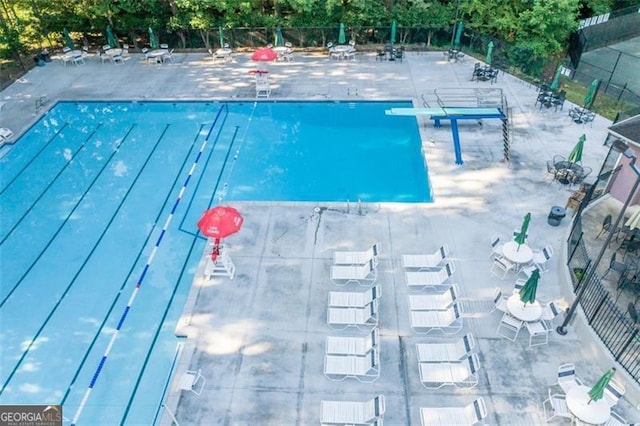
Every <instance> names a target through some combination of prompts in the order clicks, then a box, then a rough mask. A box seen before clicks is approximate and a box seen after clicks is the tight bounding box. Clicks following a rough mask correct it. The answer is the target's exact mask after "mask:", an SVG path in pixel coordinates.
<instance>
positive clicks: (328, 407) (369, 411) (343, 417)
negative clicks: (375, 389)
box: [320, 395, 386, 426]
mask: <svg viewBox="0 0 640 426" xmlns="http://www.w3.org/2000/svg"><path fill="white" fill-rule="evenodd" d="M321 411H322V418H321V419H320V424H321V425H326V426H329V425H371V424H375V422H376V421H377V420H381V419H382V418H383V416H384V412H385V411H386V406H385V401H384V395H378V396H376V397H375V398H373V399H370V400H369V401H363V402H360V401H322V406H321ZM378 424H380V423H378Z"/></svg>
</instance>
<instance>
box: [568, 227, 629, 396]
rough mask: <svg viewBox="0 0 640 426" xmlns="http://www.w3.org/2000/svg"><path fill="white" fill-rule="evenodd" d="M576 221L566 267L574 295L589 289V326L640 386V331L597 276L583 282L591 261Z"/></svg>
mask: <svg viewBox="0 0 640 426" xmlns="http://www.w3.org/2000/svg"><path fill="white" fill-rule="evenodd" d="M574 220H575V223H574V226H573V229H572V231H571V234H570V235H569V239H568V241H567V257H568V261H567V266H568V267H569V271H570V276H571V280H572V285H573V288H574V291H577V290H578V286H579V285H582V286H587V287H586V288H585V290H584V293H583V294H582V298H581V300H580V305H581V306H582V309H583V311H584V314H585V316H586V319H587V322H588V323H589V325H590V326H591V328H592V329H593V331H595V333H596V334H597V335H598V337H599V338H600V340H601V341H602V343H603V344H604V346H605V347H606V348H607V349H608V350H609V351H610V352H611V355H612V356H613V358H614V359H615V360H616V361H617V362H618V363H619V364H620V365H621V366H622V367H623V368H624V369H625V370H626V371H627V373H629V375H630V376H631V377H633V378H634V379H635V381H636V382H637V383H638V384H640V334H639V329H640V328H639V327H638V324H636V323H635V322H634V321H633V320H632V319H631V318H630V316H629V315H628V314H627V313H626V312H625V311H624V310H622V309H620V307H619V306H618V304H617V303H616V299H615V298H614V297H613V295H612V294H611V293H610V292H609V291H608V290H607V289H606V288H605V286H604V285H603V284H602V280H601V278H600V277H599V276H598V275H597V274H594V275H593V276H592V278H591V279H590V280H589V281H588V282H587V281H585V280H584V274H585V273H586V269H587V267H588V265H589V263H590V258H589V253H588V250H587V247H586V244H585V242H584V238H583V233H582V224H581V222H582V221H581V217H580V216H578V215H576V218H575V219H574ZM595 267H597V265H595Z"/></svg>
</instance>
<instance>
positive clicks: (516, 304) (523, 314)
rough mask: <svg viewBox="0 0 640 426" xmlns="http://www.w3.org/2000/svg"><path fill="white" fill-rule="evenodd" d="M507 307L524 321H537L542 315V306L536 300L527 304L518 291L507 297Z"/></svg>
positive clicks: (512, 313)
mask: <svg viewBox="0 0 640 426" xmlns="http://www.w3.org/2000/svg"><path fill="white" fill-rule="evenodd" d="M507 309H508V310H509V313H510V314H511V315H513V316H514V317H516V318H518V319H519V320H522V321H527V322H530V321H537V320H539V319H540V317H541V316H542V306H540V303H538V301H537V300H536V301H535V302H533V303H527V304H526V305H525V304H524V303H523V302H522V300H520V294H519V293H516V294H514V295H513V296H511V297H509V298H508V299H507Z"/></svg>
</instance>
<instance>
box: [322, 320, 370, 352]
mask: <svg viewBox="0 0 640 426" xmlns="http://www.w3.org/2000/svg"><path fill="white" fill-rule="evenodd" d="M379 342H380V332H379V331H378V327H375V328H374V329H373V330H371V333H369V334H368V335H366V336H327V343H326V353H327V354H330V355H357V356H365V355H367V354H368V353H369V352H371V351H372V350H373V349H376V348H377V347H378V343H379Z"/></svg>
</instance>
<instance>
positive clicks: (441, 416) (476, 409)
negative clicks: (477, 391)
mask: <svg viewBox="0 0 640 426" xmlns="http://www.w3.org/2000/svg"><path fill="white" fill-rule="evenodd" d="M487 414H488V412H487V405H486V403H485V402H484V398H482V397H480V398H478V399H476V400H475V401H473V402H472V403H471V404H469V405H467V406H466V407H420V422H421V424H422V426H443V425H469V426H471V425H475V424H477V423H479V422H481V421H482V420H483V419H484V418H485V417H487Z"/></svg>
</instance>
